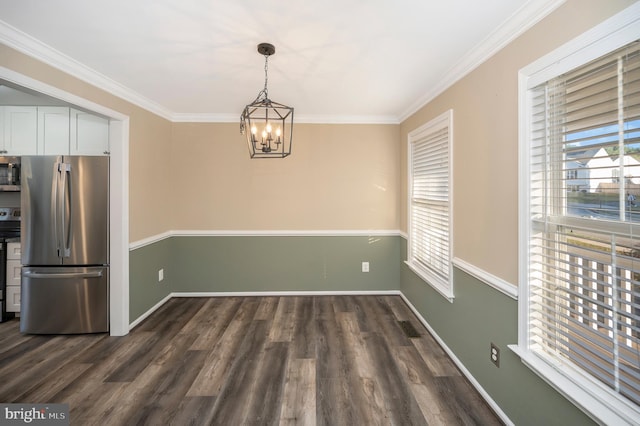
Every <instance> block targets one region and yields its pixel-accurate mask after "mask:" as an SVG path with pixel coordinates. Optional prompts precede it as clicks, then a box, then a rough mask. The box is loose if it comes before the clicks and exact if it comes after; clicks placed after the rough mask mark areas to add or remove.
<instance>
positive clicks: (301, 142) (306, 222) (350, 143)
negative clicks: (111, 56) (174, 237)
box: [169, 123, 400, 231]
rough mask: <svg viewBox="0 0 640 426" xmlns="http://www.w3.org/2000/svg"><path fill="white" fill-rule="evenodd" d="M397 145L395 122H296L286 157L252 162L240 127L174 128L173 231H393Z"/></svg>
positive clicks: (201, 125)
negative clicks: (175, 203) (289, 152)
mask: <svg viewBox="0 0 640 426" xmlns="http://www.w3.org/2000/svg"><path fill="white" fill-rule="evenodd" d="M398 140H399V126H397V125H335V124H334V125H327V124H295V126H294V140H293V148H292V154H291V155H290V156H289V157H287V158H285V159H260V160H257V159H255V160H251V159H250V158H249V151H248V149H247V145H246V141H245V139H244V137H243V136H242V135H241V134H240V133H239V124H238V123H227V124H220V123H217V124H215V123H174V125H173V147H172V149H173V155H172V157H173V159H174V160H173V162H172V163H173V166H172V169H171V171H170V172H169V173H170V174H171V175H172V176H174V179H173V181H174V185H175V186H174V188H175V191H174V192H175V201H177V207H178V210H176V213H177V212H178V211H179V214H175V215H174V220H173V223H172V226H173V228H172V229H183V230H184V229H188V230H234V231H237V230H240V231H243V230H268V231H269V230H270V231H273V230H298V231H299V230H312V231H314V230H388V229H391V230H397V229H399V226H400V219H399V215H398V188H399V166H400V162H399V143H398ZM183 207H186V208H183Z"/></svg>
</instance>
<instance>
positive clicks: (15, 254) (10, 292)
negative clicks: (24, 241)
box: [6, 242, 22, 312]
mask: <svg viewBox="0 0 640 426" xmlns="http://www.w3.org/2000/svg"><path fill="white" fill-rule="evenodd" d="M21 255H22V251H21V245H20V243H19V242H8V243H7V274H6V278H7V306H6V309H7V312H20V282H21V275H22V265H21V264H20V257H21Z"/></svg>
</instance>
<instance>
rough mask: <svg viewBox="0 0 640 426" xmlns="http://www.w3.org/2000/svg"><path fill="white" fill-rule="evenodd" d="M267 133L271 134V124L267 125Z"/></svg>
mask: <svg viewBox="0 0 640 426" xmlns="http://www.w3.org/2000/svg"><path fill="white" fill-rule="evenodd" d="M267 133H271V123H267Z"/></svg>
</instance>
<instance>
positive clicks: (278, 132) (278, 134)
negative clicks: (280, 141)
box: [276, 127, 282, 137]
mask: <svg viewBox="0 0 640 426" xmlns="http://www.w3.org/2000/svg"><path fill="white" fill-rule="evenodd" d="M281 133H282V132H281V131H280V127H278V128H277V129H276V136H277V137H280V134H281Z"/></svg>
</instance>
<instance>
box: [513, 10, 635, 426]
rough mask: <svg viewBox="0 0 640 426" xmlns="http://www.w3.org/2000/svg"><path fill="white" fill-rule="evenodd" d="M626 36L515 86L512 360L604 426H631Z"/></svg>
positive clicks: (630, 120) (631, 85)
mask: <svg viewBox="0 0 640 426" xmlns="http://www.w3.org/2000/svg"><path fill="white" fill-rule="evenodd" d="M634 13H635V16H636V18H635V19H636V20H637V21H638V22H640V8H638V7H637V6H636V8H635V12H634ZM621 16H622V14H621V15H619V16H618V19H621V21H623V22H624V21H628V20H629V16H628V15H627V16H624V17H623V18H621ZM611 22H612V21H610V22H608V23H607V25H615V24H612V23H611ZM636 25H637V24H636ZM625 28H628V27H626V26H622V27H615V26H614V27H613V28H611V29H610V34H616V36H615V37H603V38H602V40H604V41H602V42H600V43H592V40H591V38H590V36H588V35H587V36H585V37H584V40H585V41H581V40H582V39H579V40H577V41H576V42H575V43H584V46H583V47H580V48H578V47H576V46H577V45H574V46H569V47H567V49H569V48H571V49H573V50H572V51H568V52H567V55H566V56H565V57H564V58H562V59H559V58H558V57H557V55H558V53H557V52H554V53H553V54H551V55H549V57H548V58H543V59H542V60H541V61H538V62H537V63H534V64H532V65H531V66H529V67H527V68H525V69H524V70H522V71H521V75H520V95H521V104H520V107H521V110H520V112H521V116H520V120H521V123H520V124H521V135H520V141H521V162H520V192H521V200H520V215H521V217H520V219H521V221H520V244H521V253H520V289H519V302H518V303H519V304H520V309H519V312H520V314H519V339H518V345H517V346H514V347H512V349H513V350H514V351H515V352H516V353H518V354H519V355H520V357H521V358H522V360H523V362H524V363H525V364H527V365H528V366H529V367H531V368H532V369H533V370H534V371H535V372H536V373H537V374H539V375H540V376H541V377H543V378H544V379H545V380H546V381H547V382H549V383H550V384H551V385H552V386H554V387H555V388H556V389H558V390H559V391H560V392H561V393H563V394H565V395H566V396H567V397H568V398H569V399H571V400H572V401H574V402H575V403H576V404H577V405H578V406H579V407H581V408H582V409H583V410H584V411H586V412H587V413H588V414H590V415H591V416H592V417H594V418H595V419H596V420H598V421H600V422H603V423H606V424H626V423H629V424H633V423H636V422H637V421H638V419H640V207H638V203H637V202H636V201H635V200H636V198H637V197H639V196H640V162H639V161H638V160H640V156H639V155H638V152H639V151H640V42H639V41H637V40H635V39H636V38H637V33H636V34H633V31H630V30H628V29H626V30H625ZM589 40H591V42H590V41H589ZM622 40H624V42H623V41H622ZM550 58H551V59H550ZM549 63H555V66H554V67H550V66H549ZM620 176H624V179H620V178H619V177H620ZM578 187H580V188H582V189H581V190H580V191H578V192H575V191H573V190H574V189H576V188H578Z"/></svg>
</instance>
